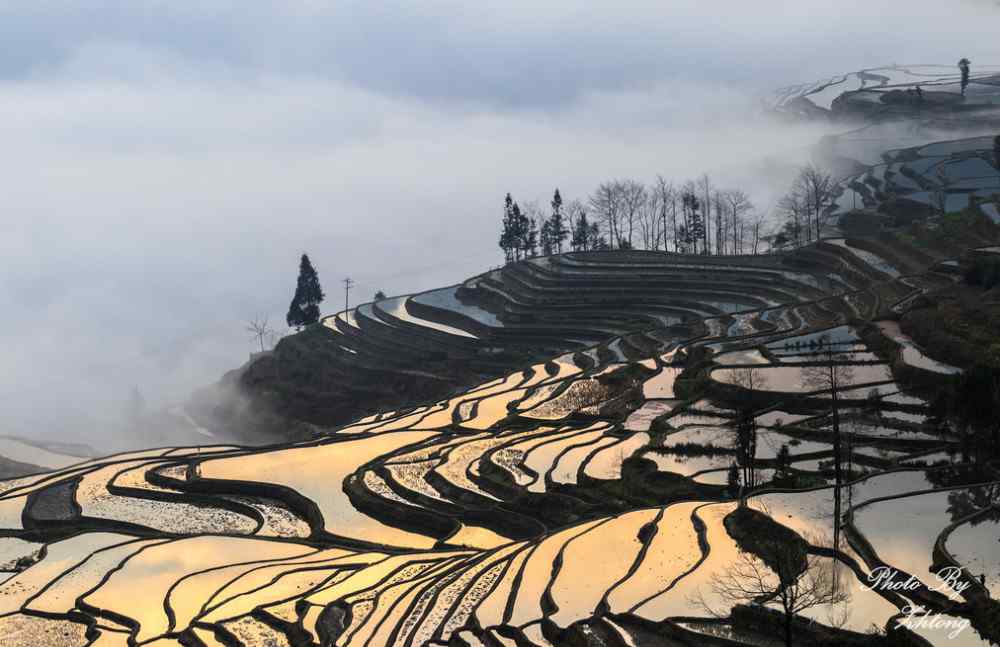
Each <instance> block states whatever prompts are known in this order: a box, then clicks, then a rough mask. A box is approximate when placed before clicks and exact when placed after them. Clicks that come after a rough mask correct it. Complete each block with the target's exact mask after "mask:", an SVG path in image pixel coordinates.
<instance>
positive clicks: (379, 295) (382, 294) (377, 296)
mask: <svg viewBox="0 0 1000 647" xmlns="http://www.w3.org/2000/svg"><path fill="white" fill-rule="evenodd" d="M383 299H385V292H383V291H382V290H379V291H378V292H376V293H375V300H376V301H381V300H383Z"/></svg>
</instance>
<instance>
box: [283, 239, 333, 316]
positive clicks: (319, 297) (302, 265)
mask: <svg viewBox="0 0 1000 647" xmlns="http://www.w3.org/2000/svg"><path fill="white" fill-rule="evenodd" d="M323 297H324V294H323V288H322V287H320V284H319V275H317V274H316V270H315V269H313V266H312V263H311V262H309V256H307V255H306V254H303V255H302V259H301V260H300V261H299V280H298V283H297V284H296V286H295V296H293V297H292V302H291V304H289V306H288V314H287V315H286V316H285V321H286V322H288V325H289V326H294V327H296V328H302V327H303V326H308V325H310V324H314V323H316V322H317V321H319V304H320V303H322V302H323Z"/></svg>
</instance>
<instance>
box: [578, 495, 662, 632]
mask: <svg viewBox="0 0 1000 647" xmlns="http://www.w3.org/2000/svg"><path fill="white" fill-rule="evenodd" d="M667 507H668V506H664V507H662V508H660V509H659V510H657V512H656V515H655V516H654V517H653V519H652V521H649V522H648V523H645V524H643V525H642V527H640V528H639V532H638V535H637V539H639V540H640V541H641V542H642V544H641V545H640V546H639V552H638V554H637V555H636V557H635V559H634V560H633V562H632V566H630V567H629V569H628V571H627V572H626V573H625V574H624V575H623V576H621V577H620V578H618V580H616V581H615V583H614V584H612V585H611V586H610V587H608V589H607V590H606V591H605V592H604V595H603V596H601V599H600V601H599V602H598V603H597V606H596V607H595V608H594V613H595V614H596V615H606V614H607V613H610V611H611V609H610V607H609V606H608V598H609V597H611V594H612V593H613V592H614V591H615V589H617V588H618V587H619V586H621V585H622V584H624V583H625V582H626V581H627V580H629V578H631V577H632V576H633V575H635V574H636V572H638V570H639V568H640V567H641V566H642V563H643V561H645V559H646V554H647V553H648V552H649V547H650V545H652V543H653V539H655V538H656V535H657V534H659V532H660V522H661V521H662V520H663V514H664V513H665V512H666V509H667ZM647 527H648V528H649V530H648V531H646V532H645V533H644V530H645V529H646V528H647ZM644 534H645V536H643V535H644Z"/></svg>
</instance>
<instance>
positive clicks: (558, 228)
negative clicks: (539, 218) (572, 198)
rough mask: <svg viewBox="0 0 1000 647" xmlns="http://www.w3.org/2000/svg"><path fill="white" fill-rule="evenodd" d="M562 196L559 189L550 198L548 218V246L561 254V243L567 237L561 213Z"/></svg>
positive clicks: (567, 232) (564, 221)
mask: <svg viewBox="0 0 1000 647" xmlns="http://www.w3.org/2000/svg"><path fill="white" fill-rule="evenodd" d="M562 203H563V201H562V196H561V195H559V189H556V192H555V193H554V194H553V196H552V216H551V217H550V218H549V220H548V222H549V244H550V245H551V246H552V247H553V249H554V251H555V252H557V253H560V254H561V253H562V246H563V241H564V240H566V237H567V236H569V230H568V229H567V228H566V220H565V218H563V213H562Z"/></svg>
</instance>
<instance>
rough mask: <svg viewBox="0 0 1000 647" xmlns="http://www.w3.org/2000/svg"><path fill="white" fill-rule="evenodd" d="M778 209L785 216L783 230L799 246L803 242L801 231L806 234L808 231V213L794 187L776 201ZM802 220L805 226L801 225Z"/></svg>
mask: <svg viewBox="0 0 1000 647" xmlns="http://www.w3.org/2000/svg"><path fill="white" fill-rule="evenodd" d="M778 209H779V210H780V211H781V212H782V214H783V215H784V216H785V231H786V232H787V234H788V235H789V238H790V239H791V240H793V241H794V242H795V245H796V246H797V247H798V246H801V245H802V244H803V242H804V241H803V240H802V234H803V231H804V232H805V233H806V234H808V233H809V215H808V210H807V207H806V205H805V201H804V199H803V198H802V194H801V192H800V191H799V190H798V189H797V188H796V187H792V190H791V191H789V192H788V193H786V194H785V195H784V196H782V198H781V199H780V200H779V201H778ZM803 221H805V223H806V225H805V227H803V224H802V223H803Z"/></svg>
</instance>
